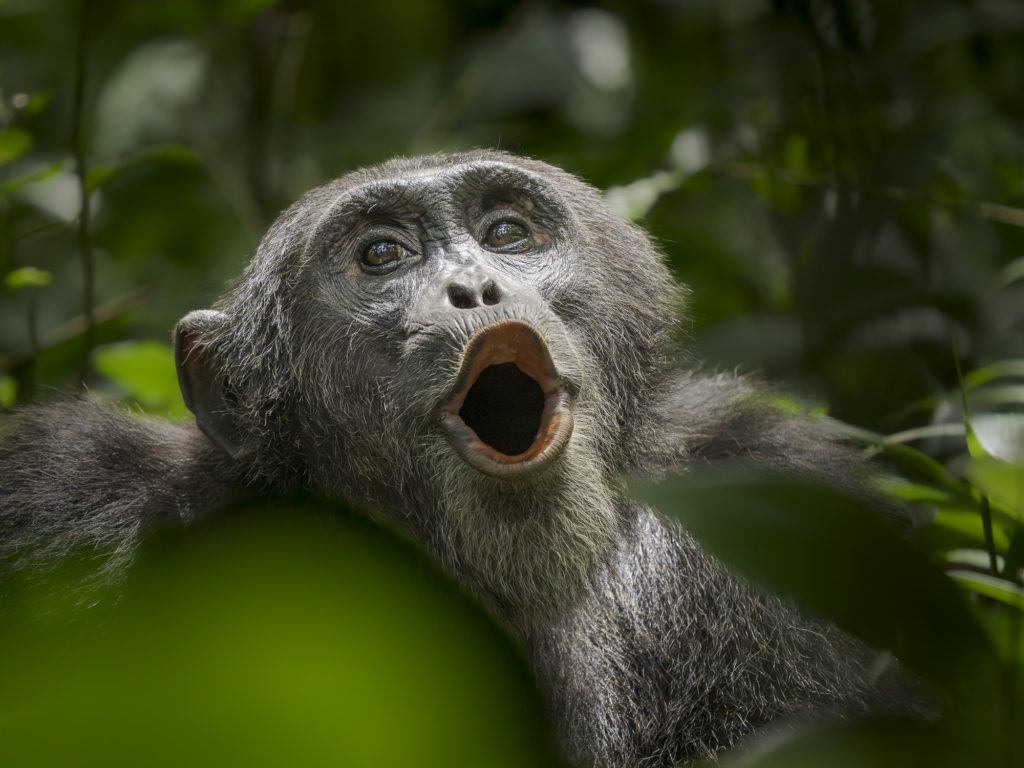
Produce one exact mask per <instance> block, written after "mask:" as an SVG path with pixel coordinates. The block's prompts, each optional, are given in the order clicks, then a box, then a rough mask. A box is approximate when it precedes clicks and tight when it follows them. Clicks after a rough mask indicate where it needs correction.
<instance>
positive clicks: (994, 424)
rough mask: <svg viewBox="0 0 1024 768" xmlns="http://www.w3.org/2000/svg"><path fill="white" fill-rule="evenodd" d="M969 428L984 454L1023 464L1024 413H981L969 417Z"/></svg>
mask: <svg viewBox="0 0 1024 768" xmlns="http://www.w3.org/2000/svg"><path fill="white" fill-rule="evenodd" d="M971 428H972V429H973V430H974V435H975V437H976V438H977V440H978V443H979V444H980V445H981V447H982V448H983V449H984V451H985V453H986V454H988V455H989V456H994V457H995V458H997V459H1002V460H1003V461H1008V462H1011V463H1014V464H1021V465H1024V414H1022V413H985V414H981V415H979V416H974V417H972V418H971Z"/></svg>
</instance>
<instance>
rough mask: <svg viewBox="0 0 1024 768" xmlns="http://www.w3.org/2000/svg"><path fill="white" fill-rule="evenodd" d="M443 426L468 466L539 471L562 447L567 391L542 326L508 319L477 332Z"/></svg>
mask: <svg viewBox="0 0 1024 768" xmlns="http://www.w3.org/2000/svg"><path fill="white" fill-rule="evenodd" d="M441 426H442V427H443V428H444V430H445V432H446V433H447V435H448V437H449V439H450V440H451V441H452V443H453V444H454V445H455V448H456V450H457V451H458V452H459V455H460V456H462V458H463V459H465V460H466V462H467V463H468V464H469V465H470V466H472V467H474V468H475V469H478V470H480V471H481V472H484V473H486V474H488V475H493V476H494V477H504V478H511V477H521V476H524V475H530V474H535V473H537V472H540V471H542V470H544V469H546V468H547V467H548V466H549V465H550V464H551V462H553V461H554V460H555V459H556V458H557V457H558V456H559V455H560V454H561V453H562V451H563V450H564V449H565V446H566V445H567V444H568V442H569V436H570V435H571V434H572V412H571V411H570V409H569V395H568V393H567V392H566V390H565V387H564V385H563V384H562V381H561V379H560V377H559V375H558V371H557V370H556V369H555V364H554V363H553V362H552V360H551V354H550V353H549V352H548V346H547V344H546V343H545V342H544V339H543V337H542V336H541V335H540V333H538V332H537V329H535V328H534V327H533V326H531V325H527V324H526V323H523V322H519V321H514V320H503V321H500V322H497V323H493V324H491V325H488V326H487V327H486V328H483V329H481V330H480V331H478V332H477V333H476V334H474V336H473V338H471V339H470V340H469V343H468V344H467V345H466V352H465V356H464V357H463V359H462V368H461V369H460V370H459V375H458V377H457V378H456V380H455V394H454V395H453V396H452V398H451V399H450V400H448V401H447V402H446V403H445V404H444V405H443V406H442V407H441Z"/></svg>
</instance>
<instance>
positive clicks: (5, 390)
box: [0, 375, 18, 408]
mask: <svg viewBox="0 0 1024 768" xmlns="http://www.w3.org/2000/svg"><path fill="white" fill-rule="evenodd" d="M17 396H18V383H17V382H16V381H15V380H14V377H13V376H6V375H0V405H3V406H5V407H7V408H10V407H11V406H12V405H14V403H15V401H16V400H17Z"/></svg>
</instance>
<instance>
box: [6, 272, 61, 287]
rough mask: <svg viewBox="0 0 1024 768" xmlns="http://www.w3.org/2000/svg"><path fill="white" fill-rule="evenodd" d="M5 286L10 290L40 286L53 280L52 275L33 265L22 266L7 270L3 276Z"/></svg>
mask: <svg viewBox="0 0 1024 768" xmlns="http://www.w3.org/2000/svg"><path fill="white" fill-rule="evenodd" d="M5 282H6V283H7V287H8V288H10V289H11V290H18V289H19V288H40V287H42V286H44V285H49V284H50V283H52V282H53V275H51V274H50V273H49V272H47V271H45V270H42V269H36V268H35V267H22V268H21V269H16V270H14V271H13V272H8V273H7V277H6V278H5Z"/></svg>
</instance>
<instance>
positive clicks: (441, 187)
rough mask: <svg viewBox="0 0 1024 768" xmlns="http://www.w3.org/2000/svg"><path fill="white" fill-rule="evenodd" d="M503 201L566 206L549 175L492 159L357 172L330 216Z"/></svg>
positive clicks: (554, 207) (492, 204) (486, 205)
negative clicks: (389, 209) (372, 173)
mask: <svg viewBox="0 0 1024 768" xmlns="http://www.w3.org/2000/svg"><path fill="white" fill-rule="evenodd" d="M389 170H390V169H389ZM503 204H504V205H515V206H517V207H519V206H524V205H525V206H527V207H530V208H533V207H539V208H541V209H551V213H554V212H555V211H556V210H559V211H560V210H561V209H563V208H564V204H563V202H562V199H561V196H560V195H559V193H558V190H557V188H556V186H555V185H554V184H553V183H552V182H551V181H550V180H549V179H546V178H545V177H543V176H541V175H540V174H537V173H535V172H533V171H529V170H526V169H525V168H521V167H519V166H517V165H514V164H512V163H505V162H501V161H494V160H488V161H474V162H466V163H458V164H452V165H438V166H434V167H429V166H428V167H422V168H420V167H412V168H404V169H402V168H399V169H395V172H393V173H391V174H388V175H383V174H380V173H377V174H374V175H372V176H368V175H357V176H356V177H354V178H352V180H351V183H349V184H347V185H346V186H345V187H343V188H342V189H341V190H340V192H339V194H338V196H337V198H335V201H334V203H333V205H332V206H331V208H332V215H335V216H337V215H342V216H344V215H347V214H355V215H358V214H373V213H379V212H382V209H387V208H409V209H419V210H424V209H426V210H436V209H444V208H448V207H452V208H455V209H462V208H465V207H467V206H480V207H482V208H483V209H485V210H486V209H489V208H492V207H495V206H498V205H503Z"/></svg>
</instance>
